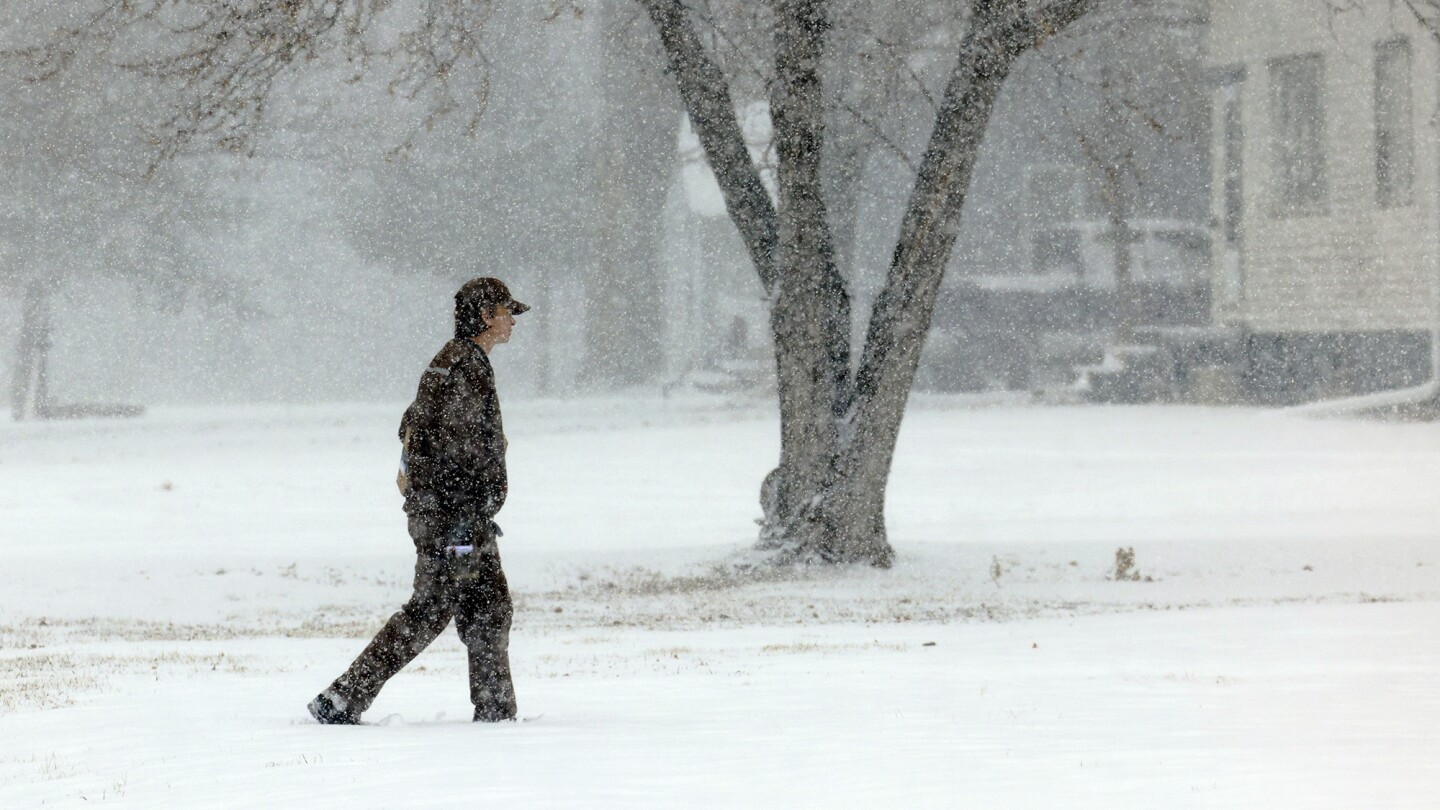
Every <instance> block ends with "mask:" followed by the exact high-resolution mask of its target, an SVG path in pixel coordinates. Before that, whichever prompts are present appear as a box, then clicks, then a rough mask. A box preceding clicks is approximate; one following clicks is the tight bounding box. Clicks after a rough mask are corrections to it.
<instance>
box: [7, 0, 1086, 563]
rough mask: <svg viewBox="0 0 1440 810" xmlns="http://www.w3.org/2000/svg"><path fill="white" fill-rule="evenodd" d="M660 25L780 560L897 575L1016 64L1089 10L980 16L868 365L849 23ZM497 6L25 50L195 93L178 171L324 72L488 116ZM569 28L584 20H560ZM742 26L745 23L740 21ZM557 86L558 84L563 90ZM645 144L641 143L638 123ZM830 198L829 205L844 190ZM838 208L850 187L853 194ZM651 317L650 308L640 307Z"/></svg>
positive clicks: (116, 26) (918, 182)
mask: <svg viewBox="0 0 1440 810" xmlns="http://www.w3.org/2000/svg"><path fill="white" fill-rule="evenodd" d="M635 1H636V2H637V3H638V4H639V7H640V8H641V9H642V10H643V11H644V13H645V16H646V17H648V18H649V20H650V22H651V24H652V25H653V30H654V32H655V34H656V35H657V37H658V41H659V44H660V47H661V50H662V52H663V54H664V56H665V59H666V62H667V64H668V67H669V73H670V74H671V76H672V77H673V79H674V81H675V83H676V85H677V86H678V89H679V91H680V98H681V100H682V102H683V105H684V108H685V111H686V113H687V114H688V116H689V119H690V122H691V124H692V126H693V127H694V129H695V132H696V134H697V135H698V137H699V140H700V142H701V144H702V146H703V148H704V150H705V154H706V157H707V159H708V161H709V164H710V166H711V168H712V170H713V171H714V173H715V176H716V179H717V182H718V184H719V187H720V189H721V192H722V195H723V196H724V199H725V203H726V208H727V210H728V212H729V215H730V218H731V219H732V221H733V222H734V223H735V225H736V228H737V229H738V231H739V233H740V235H741V238H742V240H743V242H744V244H745V247H746V250H747V252H748V254H749V256H750V258H751V260H752V262H753V264H754V266H755V270H756V272H757V274H758V276H759V278H760V281H761V283H762V284H763V286H764V288H765V290H766V292H767V293H768V295H769V300H770V311H771V319H770V327H771V333H772V337H773V342H774V347H775V355H776V369H777V382H778V388H779V404H780V416H781V458H780V462H779V465H778V466H777V467H776V469H775V470H774V471H773V472H772V473H771V474H770V476H769V477H768V478H767V481H766V483H765V485H764V487H763V488H762V505H763V507H764V510H765V519H764V528H763V533H762V545H763V547H765V548H767V549H769V550H771V551H772V552H773V555H772V556H773V558H774V559H777V560H781V561H824V562H866V563H870V564H873V565H879V566H887V565H889V564H890V562H891V560H892V558H893V551H892V549H891V546H890V544H889V542H888V540H887V537H886V530H885V521H884V500H885V488H886V483H887V481H888V478H889V473H890V465H891V459H892V457H893V454H894V449H895V443H896V440H897V438H898V435H899V429H900V423H901V419H902V417H903V414H904V411H905V405H906V402H907V400H908V396H909V392H910V387H911V383H912V382H913V380H914V376H915V371H916V367H917V365H918V363H919V359H920V352H921V348H922V346H923V343H924V338H925V334H926V331H927V330H928V327H929V323H930V319H931V315H932V313H933V311H934V306H935V300H936V295H937V293H938V290H939V287H940V282H941V279H942V278H943V276H944V271H945V267H946V264H947V261H948V259H949V256H950V253H951V249H952V248H953V246H954V243H955V238H956V233H957V230H958V225H959V219H960V214H961V211H962V209H963V207H964V203H965V199H966V195H967V193H968V190H969V185H970V178H971V175H972V172H973V169H974V166H975V162H976V159H977V157H978V154H979V149H980V144H981V141H982V139H983V136H984V133H985V130H986V127H987V124H988V122H989V119H990V116H991V112H992V110H993V109H994V104H995V100H996V98H997V96H998V95H999V92H1000V90H1001V88H1002V87H1003V86H1004V84H1005V81H1006V78H1007V77H1008V76H1009V75H1010V72H1011V70H1012V68H1013V67H1014V65H1015V63H1016V60H1017V59H1018V58H1019V57H1020V56H1021V55H1022V54H1024V53H1026V52H1028V51H1030V50H1032V49H1034V48H1036V47H1037V46H1039V45H1040V44H1041V43H1043V42H1045V41H1046V40H1048V39H1050V38H1052V37H1054V36H1056V35H1057V34H1059V33H1060V32H1061V31H1062V30H1063V29H1065V28H1066V27H1067V26H1068V25H1069V24H1070V23H1071V22H1073V21H1074V20H1076V19H1078V18H1079V17H1081V16H1082V15H1083V14H1084V13H1086V12H1087V11H1088V10H1089V9H1090V7H1091V6H1092V5H1093V1H1094V0H1051V1H1050V2H1027V0H966V1H965V2H963V3H958V4H957V5H956V6H955V8H956V14H957V19H958V20H961V21H963V24H964V28H963V34H961V35H959V36H958V37H957V39H956V41H955V42H954V43H953V45H952V50H953V54H954V55H953V67H952V68H951V69H950V70H949V76H948V79H947V80H946V82H945V86H944V89H943V92H942V93H941V94H939V95H938V96H937V98H936V103H935V120H934V126H933V128H932V130H931V133H930V135H929V139H928V144H927V146H926V147H925V150H924V154H923V156H922V157H921V159H920V160H919V161H918V163H917V164H916V167H915V173H914V184H913V189H912V191H911V194H910V197H909V201H908V203H907V204H906V206H905V210H904V213H903V216H902V217H901V221H900V226H899V230H898V237H897V239H896V241H895V247H894V250H893V253H892V255H891V258H890V260H889V263H888V268H887V270H886V273H885V281H884V284H883V287H882V288H881V291H880V293H879V295H878V296H877V298H876V300H875V304H874V308H873V311H872V313H871V314H870V318H869V322H868V327H867V328H866V330H865V334H866V337H865V340H864V343H863V348H862V349H861V351H860V352H859V353H858V358H857V357H856V356H855V353H854V352H852V345H851V331H852V312H851V306H852V304H851V295H850V291H849V289H848V287H847V283H846V281H845V279H844V278H843V277H842V275H841V273H840V270H839V268H838V266H837V258H836V257H837V250H836V236H835V231H834V228H833V223H832V221H831V219H830V210H831V208H832V206H833V201H832V199H831V195H832V191H831V190H830V189H828V188H827V183H826V181H825V179H824V173H823V171H822V159H823V155H824V154H825V153H826V151H827V150H826V143H827V126H826V124H827V119H828V117H829V114H830V113H831V112H832V110H833V105H832V103H831V102H832V98H831V97H830V96H828V95H827V91H826V87H827V82H828V81H834V77H829V78H827V76H826V73H825V70H826V66H827V62H826V58H827V54H828V53H829V52H830V51H829V48H830V47H831V46H832V42H831V40H830V35H831V33H832V30H833V27H834V24H835V16H834V12H835V10H836V7H837V3H832V2H826V0H776V2H774V3H773V4H772V5H770V6H768V7H764V8H756V7H755V4H739V3H737V4H734V5H730V4H722V3H719V2H698V3H695V4H688V3H686V2H683V0H635ZM493 5H494V4H492V3H489V2H482V1H481V0H474V1H473V2H460V1H459V0H457V1H456V2H447V3H430V4H419V5H410V4H404V3H393V2H389V0H385V1H384V2H382V1H381V0H285V1H284V2H274V1H273V0H240V1H239V2H233V3H226V4H213V3H203V2H199V0H141V2H136V0H103V1H99V0H97V2H96V4H95V5H94V6H93V9H94V11H93V14H92V16H90V17H88V18H87V19H86V22H84V23H83V24H81V25H79V26H69V27H65V28H62V29H61V30H59V31H58V32H57V33H56V34H55V35H54V36H51V37H49V38H48V39H46V40H45V42H44V43H43V44H41V45H38V46H36V47H35V48H33V49H31V50H29V51H28V53H27V55H28V57H29V59H30V61H31V63H32V64H33V65H35V66H38V67H39V68H42V69H43V68H47V67H52V66H53V67H54V68H56V69H58V68H62V67H63V66H64V65H66V64H68V63H70V62H72V61H74V60H75V59H76V58H77V56H78V55H80V54H83V53H87V52H95V51H101V52H116V51H117V50H118V51H125V50H126V49H130V50H131V52H132V53H133V52H134V50H135V49H139V50H140V51H141V52H142V54H141V55H138V56H136V57H134V58H132V59H131V60H130V64H131V66H133V67H134V68H136V69H137V70H138V71H140V72H142V73H144V74H146V75H149V76H152V77H155V78H156V79H158V80H161V81H162V82H164V81H166V80H168V81H169V82H170V83H171V86H172V87H174V88H175V89H176V90H178V95H177V98H178V99H179V101H178V103H176V105H175V106H174V107H173V109H172V113H171V114H170V115H168V116H167V117H165V118H164V119H163V120H162V121H161V123H160V124H159V126H158V127H157V132H158V134H159V136H160V137H159V138H158V140H157V142H158V143H160V144H161V148H160V149H159V154H160V156H161V157H166V156H172V155H175V154H178V153H179V152H180V151H181V150H182V149H183V148H184V147H185V146H187V145H188V144H190V143H192V142H195V141H197V140H200V141H210V142H216V143H219V144H221V145H224V146H228V147H231V148H238V149H245V148H247V147H248V144H249V142H250V141H249V139H250V137H251V136H252V134H253V132H254V129H255V125H256V124H257V122H258V121H259V120H260V118H261V117H262V115H263V113H264V111H265V109H266V104H267V100H268V99H269V97H270V95H271V91H272V90H273V89H274V88H275V86H276V84H277V82H278V81H279V79H280V77H281V76H282V75H283V74H285V73H286V72H288V71H290V70H291V69H292V68H295V67H298V66H301V65H304V64H306V63H307V62H310V61H312V60H316V59H321V58H322V57H324V56H325V55H327V54H335V53H340V54H344V55H345V57H346V58H347V59H349V60H350V61H351V62H352V63H354V64H356V65H357V66H360V67H362V68H363V67H367V66H368V65H370V64H371V63H372V62H377V61H379V60H382V59H384V60H386V62H387V64H389V65H390V66H392V68H393V69H394V71H395V73H394V76H395V79H394V85H393V86H394V87H395V88H396V91H397V92H399V93H402V94H404V95H405V97H407V98H409V99H412V100H414V101H415V102H416V103H420V104H423V105H424V107H425V109H428V110H430V111H432V113H433V115H435V116H440V115H444V114H446V113H448V112H450V111H456V110H458V111H459V113H460V114H461V115H466V116H471V115H473V116H478V115H479V114H480V111H481V110H483V109H484V105H483V103H482V102H483V98H480V97H475V95H474V91H473V90H472V89H470V88H467V87H464V86H463V81H462V78H461V77H463V76H465V75H466V71H467V70H470V69H483V65H484V62H485V58H486V56H485V53H484V50H483V48H482V47H481V32H483V30H484V28H485V24H486V22H487V20H488V17H489V15H490V14H491V12H492V10H493ZM561 6H562V7H560V8H557V13H574V14H582V15H583V13H584V8H585V7H584V6H583V5H582V4H580V3H565V4H561ZM717 8H729V9H730V10H731V13H740V14H746V15H751V16H752V17H753V18H754V19H755V20H757V21H758V23H759V24H758V26H757V27H756V29H755V30H758V31H763V32H764V33H765V36H766V38H767V39H768V42H769V44H768V47H767V58H766V59H765V60H764V62H763V63H762V64H759V65H751V66H749V67H750V68H751V69H752V71H753V72H754V73H756V74H758V76H759V77H760V81H759V82H758V85H760V86H763V88H764V95H765V97H766V99H767V100H768V103H769V110H770V116H771V120H772V127H773V148H774V153H775V160H776V181H777V194H776V199H775V200H773V201H772V198H771V197H770V194H769V192H768V191H767V190H766V188H765V186H764V184H763V183H762V182H761V179H760V173H759V170H758V168H757V166H756V163H755V162H754V160H753V159H752V157H751V155H750V154H749V151H748V149H747V146H746V143H745V139H744V136H743V134H742V131H741V127H740V124H739V122H738V120H737V115H736V110H737V105H736V92H735V90H736V88H739V87H743V86H746V85H747V84H748V85H750V86H756V85H757V82H755V81H754V77H747V76H745V75H742V74H740V73H737V72H736V71H733V70H732V71H729V72H727V71H726V70H724V69H723V68H722V66H721V63H720V62H719V61H718V60H717V56H716V51H715V49H714V48H713V47H710V46H707V45H706V44H705V37H704V36H702V32H705V31H707V30H708V31H709V32H710V33H716V32H717V30H718V29H717V28H715V27H714V26H709V27H708V29H707V24H708V23H709V22H711V21H712V20H714V19H715V18H716V17H717V16H718V15H717V14H714V13H712V12H714V11H715V9H717ZM736 10H738V11H736ZM567 78H568V77H566V76H564V75H561V76H558V77H557V79H558V80H561V81H564V80H566V79H567ZM642 124H643V122H642ZM832 185H833V184H832ZM840 185H841V187H842V189H843V185H844V184H843V183H841V184H840ZM630 294H632V295H637V296H640V297H642V298H643V296H644V291H630Z"/></svg>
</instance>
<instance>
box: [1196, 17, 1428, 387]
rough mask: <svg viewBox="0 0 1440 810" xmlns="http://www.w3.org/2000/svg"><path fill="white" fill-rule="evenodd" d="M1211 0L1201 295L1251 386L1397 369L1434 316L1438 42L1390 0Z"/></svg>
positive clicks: (1408, 368)
mask: <svg viewBox="0 0 1440 810" xmlns="http://www.w3.org/2000/svg"><path fill="white" fill-rule="evenodd" d="M1333 6H1334V4H1330V3H1325V2H1321V0H1213V2H1212V4H1211V20H1210V23H1211V24H1210V31H1209V39H1208V47H1207V60H1208V63H1209V67H1210V68H1211V71H1212V75H1213V76H1214V79H1215V82H1214V86H1213V89H1212V92H1213V96H1212V99H1213V104H1212V130H1211V131H1212V147H1213V151H1212V157H1213V160H1212V172H1213V174H1212V178H1211V179H1212V182H1211V189H1212V192H1211V201H1212V214H1213V218H1212V226H1213V227H1212V251H1211V255H1212V264H1213V266H1212V273H1213V277H1212V300H1213V317H1214V320H1215V322H1216V324H1217V325H1219V326H1223V327H1230V328H1233V329H1235V330H1237V331H1238V332H1239V333H1240V334H1241V335H1242V337H1243V342H1244V347H1245V357H1246V364H1247V370H1246V376H1247V381H1248V383H1249V384H1250V386H1251V388H1252V391H1256V392H1258V393H1260V394H1261V395H1262V396H1263V395H1264V394H1265V393H1266V392H1267V390H1268V392H1269V393H1271V394H1273V396H1272V397H1271V398H1273V399H1301V398H1305V397H1307V396H1315V395H1333V394H1341V393H1352V392H1358V391H1366V390H1375V389H1379V388H1386V387H1396V386H1400V385H1407V384H1414V383H1416V382H1419V381H1420V380H1421V379H1423V378H1424V377H1425V376H1426V375H1427V374H1428V368H1429V352H1430V344H1431V335H1432V330H1434V329H1435V328H1436V324H1437V320H1440V148H1437V144H1440V139H1437V129H1436V121H1437V102H1440V71H1437V68H1440V48H1437V39H1436V34H1435V32H1434V31H1433V30H1431V29H1430V28H1428V27H1427V26H1425V25H1423V24H1422V23H1421V22H1420V21H1419V20H1417V19H1416V17H1415V16H1414V14H1413V12H1412V11H1411V10H1410V8H1409V6H1408V4H1404V3H1391V2H1388V0H1361V2H1358V3H1355V4H1353V7H1351V8H1347V9H1345V10H1337V9H1336V8H1334V7H1333Z"/></svg>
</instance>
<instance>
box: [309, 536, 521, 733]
mask: <svg viewBox="0 0 1440 810" xmlns="http://www.w3.org/2000/svg"><path fill="white" fill-rule="evenodd" d="M414 529H415V527H414V526H412V533H413V531H414ZM474 540H475V542H476V545H477V548H476V549H475V551H474V552H473V553H471V554H469V555H467V556H464V557H456V558H438V557H434V556H430V555H425V554H422V555H420V557H419V558H418V559H417V560H416V562H415V593H414V594H413V595H411V597H410V601H408V602H406V603H405V606H404V607H402V608H400V611H399V612H398V613H396V614H395V615H394V616H391V617H390V621H388V622H386V623H385V627H384V628H382V629H381V630H380V632H379V634H377V635H376V636H375V639H374V640H373V641H371V642H370V644H369V646H367V647H366V648H365V651H364V652H362V653H360V657H359V658H356V659H355V663H353V664H351V665H350V668H349V669H348V670H346V671H345V674H344V675H341V676H340V677H339V678H337V679H336V680H335V683H333V684H331V686H330V688H331V689H332V690H334V691H335V692H336V693H338V694H339V695H341V696H342V697H344V698H345V699H346V700H347V701H348V703H349V706H348V711H349V712H350V713H352V714H353V715H354V716H355V717H359V716H360V714H361V713H362V712H364V711H365V710H366V709H367V708H369V707H370V704H371V703H372V702H374V700H375V696H376V695H378V694H379V693H380V689H381V687H383V686H384V685H385V682H386V681H388V680H390V678H391V677H393V676H394V675H395V673H397V672H399V671H400V670H401V669H403V668H404V667H405V665H406V664H408V663H410V662H411V661H412V660H414V658H415V656H417V655H419V654H420V651H421V650H423V649H425V648H426V647H428V646H430V642H432V641H434V640H435V639H436V638H437V637H438V636H439V635H440V633H441V632H443V631H444V630H445V628H446V627H447V626H448V625H449V624H450V620H451V619H452V618H453V619H454V620H455V628H456V630H458V631H459V632H460V640H461V641H462V642H464V643H465V647H466V649H467V650H469V654H470V702H471V703H474V704H475V719H477V720H509V719H513V718H514V717H515V687H514V685H513V684H512V683H511V680H510V619H511V616H512V615H513V613H514V608H513V606H512V604H511V602H510V587H509V585H508V584H507V583H506V581H505V572H504V571H503V570H501V568H500V553H499V551H498V549H497V548H496V545H495V541H494V538H493V537H483V538H482V537H479V536H477V537H475V538H474Z"/></svg>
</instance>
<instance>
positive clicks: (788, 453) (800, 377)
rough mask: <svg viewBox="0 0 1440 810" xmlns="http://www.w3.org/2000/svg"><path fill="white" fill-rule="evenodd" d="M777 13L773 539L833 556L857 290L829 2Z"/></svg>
mask: <svg viewBox="0 0 1440 810" xmlns="http://www.w3.org/2000/svg"><path fill="white" fill-rule="evenodd" d="M776 17H777V19H776V32H775V54H776V59H775V81H774V83H773V84H772V85H771V86H772V92H771V96H770V116H771V121H772V124H773V128H774V138H775V153H776V158H777V164H778V165H777V171H776V181H777V183H776V184H777V186H778V187H779V197H780V204H779V208H778V214H777V216H778V224H779V240H778V253H777V257H776V258H777V270H778V273H779V281H780V284H779V289H778V293H777V295H776V296H775V299H774V303H773V305H772V306H771V312H770V323H771V329H772V331H773V333H774V337H775V361H776V372H777V380H778V387H779V393H780V466H779V467H778V474H777V478H776V479H775V483H776V485H777V486H776V491H775V496H776V497H775V501H774V502H773V504H772V506H773V507H774V511H773V513H772V514H768V515H767V516H766V520H767V535H766V538H765V540H766V542H767V544H769V545H775V546H780V547H796V548H803V549H807V550H810V551H813V552H814V553H815V554H817V555H818V556H820V557H822V558H824V559H833V558H834V557H835V556H836V550H835V549H834V548H833V547H832V540H833V539H834V538H835V537H836V536H837V527H836V526H835V524H834V522H833V520H832V517H833V515H834V511H833V510H832V509H830V508H829V507H828V504H827V503H826V501H827V499H828V496H829V494H830V493H831V492H833V491H834V485H835V480H836V475H837V473H838V466H837V465H838V463H839V458H840V450H841V442H840V433H839V418H840V417H841V416H843V414H844V412H845V409H846V407H847V405H848V402H849V378H850V298H849V292H848V291H847V290H846V289H845V282H844V280H843V279H842V278H841V277H840V273H839V271H838V270H837V268H836V266H835V249H834V239H833V236H832V235H831V232H830V222H829V218H828V215H827V213H826V210H825V194H824V189H823V187H822V185H821V183H822V178H821V171H820V166H821V154H822V152H823V146H824V132H825V123H824V122H825V102H824V97H823V94H822V86H821V81H820V65H821V57H822V55H823V49H824V42H825V28H826V24H827V23H826V19H825V3H824V2H823V0H780V2H778V3H777V6H776Z"/></svg>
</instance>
